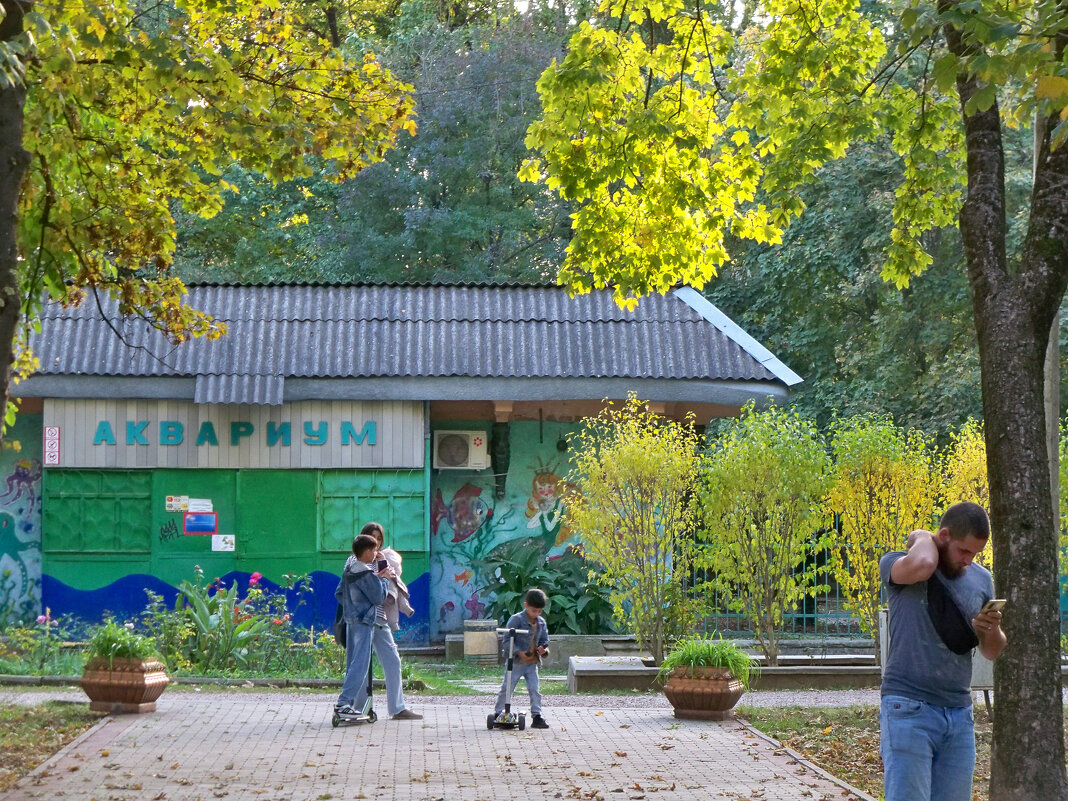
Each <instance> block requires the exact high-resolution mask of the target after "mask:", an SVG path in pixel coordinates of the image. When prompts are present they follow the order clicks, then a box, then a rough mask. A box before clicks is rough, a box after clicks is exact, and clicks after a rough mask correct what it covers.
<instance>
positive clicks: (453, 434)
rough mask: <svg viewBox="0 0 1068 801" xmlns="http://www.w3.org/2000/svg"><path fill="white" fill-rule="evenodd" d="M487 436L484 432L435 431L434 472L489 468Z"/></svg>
mask: <svg viewBox="0 0 1068 801" xmlns="http://www.w3.org/2000/svg"><path fill="white" fill-rule="evenodd" d="M488 440H489V436H488V435H487V434H486V432H485V431H435V432H434V468H435V469H436V470H485V469H486V468H487V467H489V454H488V445H489V442H488Z"/></svg>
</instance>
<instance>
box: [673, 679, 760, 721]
mask: <svg viewBox="0 0 1068 801" xmlns="http://www.w3.org/2000/svg"><path fill="white" fill-rule="evenodd" d="M744 692H745V687H744V686H743V685H742V683H741V682H740V681H738V679H736V678H734V676H733V675H732V674H731V672H730V671H729V670H727V669H726V668H719V667H692V668H691V667H677V668H675V669H674V670H672V671H671V674H670V675H669V676H668V680H667V683H666V684H665V685H664V695H666V696H667V699H668V701H669V702H670V703H671V705H672V706H673V707H674V708H675V717H677V718H683V719H686V720H727V719H729V718H731V717H733V716H734V713H733V711H732V710H733V709H734V706H735V704H737V703H738V699H739V698H741V697H742V693H744Z"/></svg>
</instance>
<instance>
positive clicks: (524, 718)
mask: <svg viewBox="0 0 1068 801" xmlns="http://www.w3.org/2000/svg"><path fill="white" fill-rule="evenodd" d="M526 727H527V716H526V715H520V716H519V731H523V729H525V728H526Z"/></svg>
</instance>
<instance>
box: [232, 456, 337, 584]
mask: <svg viewBox="0 0 1068 801" xmlns="http://www.w3.org/2000/svg"><path fill="white" fill-rule="evenodd" d="M316 488H317V472H316V471H315V470H241V471H239V472H238V474H237V508H238V510H239V512H238V520H237V561H238V569H239V570H245V571H248V572H249V573H252V572H255V571H259V572H260V573H263V574H264V575H269V576H274V577H280V576H282V575H284V574H286V573H297V574H300V573H311V572H312V571H313V570H317V569H318V568H319V559H318V550H319V549H318V544H317V542H316V524H317V517H318V514H317V509H316V501H315V491H316ZM276 580H277V578H276Z"/></svg>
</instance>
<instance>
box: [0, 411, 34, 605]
mask: <svg viewBox="0 0 1068 801" xmlns="http://www.w3.org/2000/svg"><path fill="white" fill-rule="evenodd" d="M10 439H12V440H14V441H18V442H19V443H20V445H21V450H19V451H14V450H10V451H9V450H5V451H3V452H0V623H4V622H8V621H9V620H27V619H30V618H33V617H36V616H37V615H38V614H39V613H40V608H41V503H40V498H41V458H40V451H41V416H40V415H20V416H19V417H18V418H17V421H16V423H15V426H14V428H13V430H12V431H11V434H10Z"/></svg>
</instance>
